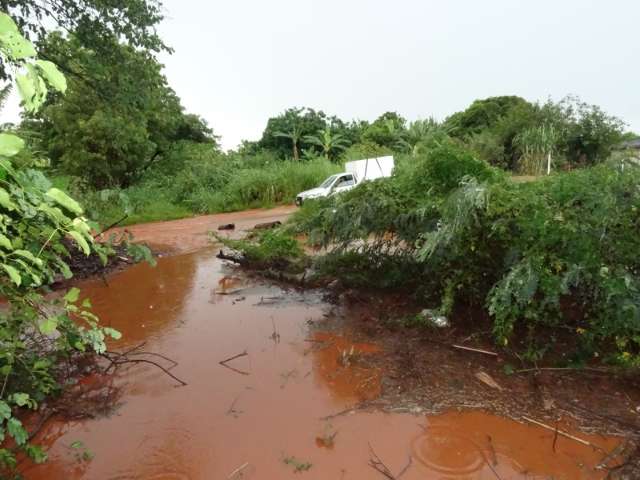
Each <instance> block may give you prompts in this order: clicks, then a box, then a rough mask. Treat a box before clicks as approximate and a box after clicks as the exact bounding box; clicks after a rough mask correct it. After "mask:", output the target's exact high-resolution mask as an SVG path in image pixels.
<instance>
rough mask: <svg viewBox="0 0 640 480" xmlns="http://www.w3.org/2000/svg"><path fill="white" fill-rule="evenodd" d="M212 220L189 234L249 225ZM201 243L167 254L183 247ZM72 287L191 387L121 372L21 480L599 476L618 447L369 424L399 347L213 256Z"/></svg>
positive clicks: (313, 298)
mask: <svg viewBox="0 0 640 480" xmlns="http://www.w3.org/2000/svg"><path fill="white" fill-rule="evenodd" d="M225 218H226V222H225V220H223V219H218V220H216V222H213V221H211V220H207V221H206V222H205V221H202V222H203V223H202V227H203V228H204V225H205V224H206V225H207V228H210V225H211V224H215V223H217V221H219V222H220V223H228V222H229V221H230V220H233V221H234V222H235V223H236V225H238V224H239V223H240V221H241V220H242V221H244V220H246V217H243V218H242V219H241V220H239V218H238V216H234V217H233V218H231V217H228V218H227V217H225ZM249 218H251V220H247V222H248V223H252V222H253V221H254V220H255V218H254V217H249ZM261 221H265V218H264V217H263V218H261ZM170 223H171V222H170ZM180 228H181V227H179V226H176V227H175V229H173V227H171V228H170V230H171V229H173V230H171V232H172V233H168V231H167V230H166V229H165V228H164V226H163V229H162V231H161V232H158V230H157V228H156V234H155V235H152V232H153V230H152V228H151V227H150V226H141V227H140V230H138V231H137V232H136V234H137V235H138V238H141V237H142V238H143V239H145V238H144V235H145V234H142V235H141V232H145V231H146V232H147V233H146V235H149V237H147V238H146V240H150V239H151V238H153V240H155V241H157V242H158V243H161V244H162V243H163V242H167V243H164V245H167V244H171V242H173V240H171V238H170V237H171V235H179V231H180ZM198 228H200V227H198ZM145 229H146V230H145ZM203 235H204V232H203ZM201 241H202V239H200V238H199V237H198V239H197V240H193V239H192V240H188V241H185V242H179V245H175V242H174V245H173V246H174V247H178V249H187V250H190V249H192V248H195V247H196V246H197V245H199V242H201ZM80 287H81V290H82V296H87V297H90V298H91V299H92V302H93V305H94V309H95V312H96V313H97V314H98V315H99V316H100V317H101V318H102V319H103V322H104V323H106V324H108V325H110V326H112V327H114V328H117V329H119V330H120V331H121V332H122V333H123V339H122V340H120V341H118V342H113V343H112V344H111V345H110V348H111V349H120V350H126V349H130V348H132V347H134V346H136V345H138V344H139V343H140V342H146V344H145V349H146V350H151V351H156V352H161V353H162V354H164V355H166V356H168V357H171V358H172V359H174V360H175V361H176V362H177V363H178V365H177V366H176V367H174V368H172V370H171V372H173V373H174V374H175V375H177V376H179V377H180V378H181V379H183V380H184V381H186V382H187V384H188V385H187V386H184V387H179V386H176V383H175V382H173V381H172V380H171V379H170V378H169V377H167V376H166V375H164V374H163V373H162V372H161V371H159V370H157V369H155V368H153V367H152V366H148V365H147V366H145V365H136V366H131V367H129V368H126V369H120V370H118V371H117V372H116V374H115V376H114V377H113V378H112V379H111V384H112V387H113V388H114V389H117V390H118V392H119V397H118V398H117V401H116V400H114V401H115V403H117V405H118V407H117V409H116V410H115V412H110V414H109V415H105V416H103V417H100V418H95V419H91V420H81V421H64V420H62V419H59V418H54V419H52V420H51V421H49V422H48V423H47V424H46V425H45V427H44V428H43V429H42V430H41V432H40V434H39V435H38V437H37V439H36V441H39V442H41V443H42V444H44V445H45V446H46V447H47V448H48V452H49V457H50V460H49V462H48V463H47V464H45V465H40V466H33V465H31V466H26V465H25V466H24V467H23V469H22V471H23V474H24V475H25V478H27V479H36V480H38V479H57V478H60V479H63V478H64V479H92V480H93V479H96V480H99V479H118V480H120V479H122V480H124V479H239V478H254V479H285V478H299V477H302V478H308V479H323V480H324V479H364V478H367V479H369V478H385V477H384V476H383V474H381V473H380V469H382V468H383V467H384V468H386V469H387V470H388V472H391V473H390V475H392V477H394V476H395V477H396V478H399V474H400V473H402V476H401V478H402V479H403V480H404V479H408V480H411V479H439V478H448V479H485V478H486V479H491V478H502V479H507V478H512V479H515V478H523V479H524V478H528V479H532V478H540V479H542V478H564V479H600V478H604V477H605V475H606V470H598V469H596V466H597V464H598V463H599V462H600V461H601V460H602V459H603V458H604V457H605V456H606V454H607V452H611V451H612V450H613V449H614V448H615V447H616V446H617V445H619V444H620V443H621V442H622V438H619V437H615V436H602V435H587V434H584V433H581V432H578V431H576V430H575V429H574V428H573V425H572V424H571V422H562V423H561V424H560V427H559V428H561V429H562V430H563V431H566V432H570V433H571V434H572V435H575V436H576V437H578V438H581V439H584V440H586V441H587V442H589V444H590V446H588V445H584V444H582V443H579V442H577V441H575V440H571V439H568V438H565V437H557V438H556V436H555V434H554V432H553V431H549V430H545V429H543V428H541V427H538V426H535V425H532V424H527V423H522V422H516V421H514V420H511V419H506V418H500V417H498V416H495V415H492V414H489V413H485V412H482V411H465V412H456V411H450V412H447V413H443V414H441V415H436V416H431V415H426V414H425V410H422V409H421V407H420V408H417V409H414V410H413V411H412V413H387V412H384V411H381V410H380V409H378V408H376V407H375V402H376V401H379V400H381V399H386V398H392V397H393V393H394V392H393V390H394V389H396V390H397V389H398V387H399V386H401V385H403V384H400V383H397V382H396V383H393V382H391V383H389V376H390V375H398V373H399V372H400V370H399V369H400V367H399V364H396V363H393V362H392V361H391V360H392V358H388V355H390V354H391V353H390V351H388V350H387V349H389V348H393V349H394V350H393V351H394V352H395V351H396V350H395V349H397V348H399V346H398V345H395V346H393V345H391V344H385V342H383V341H378V340H377V339H376V338H375V336H373V335H372V336H371V338H365V339H363V338H361V337H360V335H359V334H358V332H356V331H354V329H353V325H349V324H348V323H347V324H345V322H344V320H345V319H344V317H345V316H350V315H352V314H353V315H359V313H358V310H353V309H351V307H349V306H346V307H344V308H336V307H335V306H334V305H332V304H329V303H327V302H326V301H325V300H324V294H323V292H319V291H306V292H300V291H296V290H287V289H285V288H283V287H282V286H278V285H273V284H267V283H264V282H260V281H257V280H255V279H249V278H247V277H245V276H244V275H243V274H242V273H241V272H239V271H237V270H234V269H232V268H231V267H229V266H227V265H225V264H224V263H222V262H221V261H220V260H218V259H216V258H215V249H212V248H209V249H204V250H199V251H196V252H193V253H189V254H182V255H173V256H169V257H164V258H160V259H159V261H158V266H157V267H156V268H153V267H150V266H149V265H146V264H139V265H135V266H133V267H131V268H129V269H127V270H125V271H121V272H116V273H113V274H111V275H109V276H108V283H107V284H105V283H104V282H103V281H102V280H91V281H86V282H83V283H81V284H80ZM368 307H369V308H373V307H375V304H374V303H370V305H368ZM350 312H351V313H350ZM341 323H342V324H343V325H344V328H342V329H340V328H339V327H338V326H339V325H340V324H341ZM329 327H331V328H329ZM407 351H408V352H414V350H412V349H407ZM243 352H246V353H247V354H246V355H241V354H242V353H243ZM237 355H240V356H238V357H237V358H235V359H233V360H230V361H228V362H224V361H225V360H226V359H228V358H231V357H234V356H237ZM382 360H385V361H389V362H390V364H389V368H387V366H386V365H385V362H384V361H382ZM422 360H423V359H421V358H415V359H413V360H412V359H411V358H407V359H406V361H407V362H409V363H407V364H406V369H407V371H409V372H410V371H413V370H416V369H417V368H418V367H419V368H424V369H429V370H431V371H433V372H435V373H434V375H435V376H437V372H438V371H441V378H440V381H441V382H443V383H444V382H447V381H449V380H450V379H449V378H447V376H448V375H449V374H450V370H447V368H443V367H446V365H443V364H438V363H433V364H424V363H418V362H421V361H422ZM474 361H475V359H470V360H469V366H468V369H469V370H470V371H473V370H474V366H473V362H474ZM220 362H223V363H224V364H221V363H220ZM411 362H413V363H411ZM464 381H465V382H466V381H467V380H466V379H465V380H464ZM480 388H486V387H484V386H482V385H480ZM443 392H446V390H443ZM396 393H397V392H396ZM416 405H417V404H416ZM364 406H368V407H367V408H366V409H365V408H363V407H364ZM387 410H390V409H387ZM554 426H555V424H554ZM78 442H81V444H80V443H78ZM374 467H375V469H374ZM376 469H377V470H378V471H376ZM387 478H390V477H388V476H387Z"/></svg>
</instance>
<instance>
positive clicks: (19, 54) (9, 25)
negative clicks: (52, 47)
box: [0, 12, 36, 60]
mask: <svg viewBox="0 0 640 480" xmlns="http://www.w3.org/2000/svg"><path fill="white" fill-rule="evenodd" d="M0 49H2V51H3V52H5V53H6V54H7V55H8V56H10V57H11V58H13V59H14V60H20V59H23V58H28V57H33V56H35V54H36V49H35V48H34V46H33V44H32V43H31V42H30V41H29V40H27V39H26V38H24V37H23V36H22V35H21V34H20V31H19V30H18V27H17V25H16V24H15V22H14V21H13V20H12V19H11V17H9V15H7V14H6V13H2V12H0Z"/></svg>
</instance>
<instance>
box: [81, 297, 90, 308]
mask: <svg viewBox="0 0 640 480" xmlns="http://www.w3.org/2000/svg"><path fill="white" fill-rule="evenodd" d="M82 307H83V308H91V300H90V299H88V298H85V299H84V300H82Z"/></svg>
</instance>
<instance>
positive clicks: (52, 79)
mask: <svg viewBox="0 0 640 480" xmlns="http://www.w3.org/2000/svg"><path fill="white" fill-rule="evenodd" d="M36 65H38V67H39V68H40V71H41V72H42V74H43V75H44V78H46V79H47V82H49V85H51V86H52V87H53V88H55V89H56V90H58V91H59V92H62V93H64V92H66V91H67V79H66V78H64V75H63V74H62V72H61V71H60V70H58V67H56V65H55V63H53V62H49V61H48V60H36Z"/></svg>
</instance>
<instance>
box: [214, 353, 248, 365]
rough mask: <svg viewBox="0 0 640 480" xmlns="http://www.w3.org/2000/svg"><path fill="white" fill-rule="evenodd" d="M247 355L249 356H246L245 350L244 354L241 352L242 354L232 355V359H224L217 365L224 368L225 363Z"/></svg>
mask: <svg viewBox="0 0 640 480" xmlns="http://www.w3.org/2000/svg"><path fill="white" fill-rule="evenodd" d="M247 355H249V354H248V353H247V351H246V350H245V351H244V352H242V353H238V354H237V355H234V356H232V357H229V358H225V359H224V360H220V361H219V362H218V363H219V364H220V365H224V366H225V367H226V363H227V362H230V361H231V360H235V359H236V358H240V357H244V356H247Z"/></svg>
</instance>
